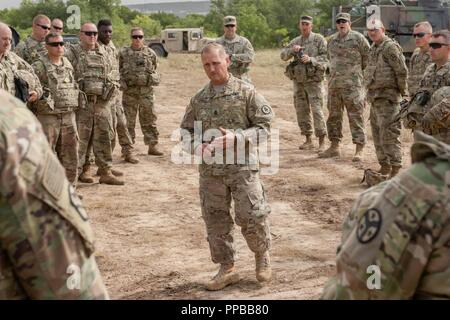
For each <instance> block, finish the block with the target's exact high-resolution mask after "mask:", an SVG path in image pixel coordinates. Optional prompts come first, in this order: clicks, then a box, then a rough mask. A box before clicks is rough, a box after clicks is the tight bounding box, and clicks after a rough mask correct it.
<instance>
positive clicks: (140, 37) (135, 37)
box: [131, 35, 144, 39]
mask: <svg viewBox="0 0 450 320" xmlns="http://www.w3.org/2000/svg"><path fill="white" fill-rule="evenodd" d="M131 37H132V38H133V39H143V38H144V36H142V35H136V36H134V35H133V36H131Z"/></svg>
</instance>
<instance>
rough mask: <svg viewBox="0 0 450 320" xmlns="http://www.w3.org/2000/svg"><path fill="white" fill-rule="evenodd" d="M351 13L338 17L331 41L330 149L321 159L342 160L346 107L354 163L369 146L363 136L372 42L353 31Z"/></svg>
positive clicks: (328, 127)
mask: <svg viewBox="0 0 450 320" xmlns="http://www.w3.org/2000/svg"><path fill="white" fill-rule="evenodd" d="M350 26H351V21H350V15H349V14H348V13H339V14H338V15H337V16H336V28H337V30H338V32H337V33H335V34H334V35H332V36H331V39H330V40H329V42H328V58H329V60H330V79H329V83H328V110H329V115H328V120H327V129H328V139H330V141H331V146H330V147H329V148H328V149H327V150H325V151H324V152H322V153H319V157H320V158H331V157H339V156H340V151H339V143H340V142H341V140H342V120H343V115H344V107H345V108H347V114H348V120H349V124H350V131H351V133H352V141H353V143H354V144H356V151H355V155H354V157H353V161H361V159H362V151H363V149H364V145H365V143H366V135H365V134H364V105H365V101H364V79H363V78H364V76H363V70H364V69H365V68H366V65H367V56H368V53H369V48H370V46H369V43H368V42H367V40H366V38H365V37H364V36H363V35H362V34H360V33H359V32H356V31H353V30H351V28H350Z"/></svg>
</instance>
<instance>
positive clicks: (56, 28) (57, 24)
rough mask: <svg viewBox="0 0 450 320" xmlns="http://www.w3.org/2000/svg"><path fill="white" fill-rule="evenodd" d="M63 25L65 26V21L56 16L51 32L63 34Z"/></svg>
mask: <svg viewBox="0 0 450 320" xmlns="http://www.w3.org/2000/svg"><path fill="white" fill-rule="evenodd" d="M63 27H64V23H63V22H62V20H61V19H58V18H55V19H53V20H52V23H51V29H50V32H51V33H57V34H62V32H63Z"/></svg>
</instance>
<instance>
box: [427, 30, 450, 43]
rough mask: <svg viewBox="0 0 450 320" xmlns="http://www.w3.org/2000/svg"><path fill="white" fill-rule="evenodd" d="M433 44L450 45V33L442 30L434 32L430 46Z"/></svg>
mask: <svg viewBox="0 0 450 320" xmlns="http://www.w3.org/2000/svg"><path fill="white" fill-rule="evenodd" d="M432 43H440V44H443V45H450V31H448V30H440V31H437V32H434V33H433V34H432V35H431V39H430V42H429V44H432Z"/></svg>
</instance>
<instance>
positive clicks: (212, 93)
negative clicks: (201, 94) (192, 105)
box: [206, 73, 237, 98]
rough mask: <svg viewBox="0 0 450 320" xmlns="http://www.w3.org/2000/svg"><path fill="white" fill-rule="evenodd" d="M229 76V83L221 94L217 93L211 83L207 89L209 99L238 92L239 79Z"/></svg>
mask: <svg viewBox="0 0 450 320" xmlns="http://www.w3.org/2000/svg"><path fill="white" fill-rule="evenodd" d="M228 75H229V76H230V77H229V79H228V82H227V83H226V84H225V85H224V88H223V90H222V91H221V92H216V91H215V90H214V86H213V85H212V84H211V82H210V83H209V85H208V86H207V89H206V95H207V96H208V97H215V98H218V97H222V96H228V95H230V94H231V93H233V92H234V91H236V85H237V79H236V78H235V77H234V76H233V75H232V74H231V73H228Z"/></svg>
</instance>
